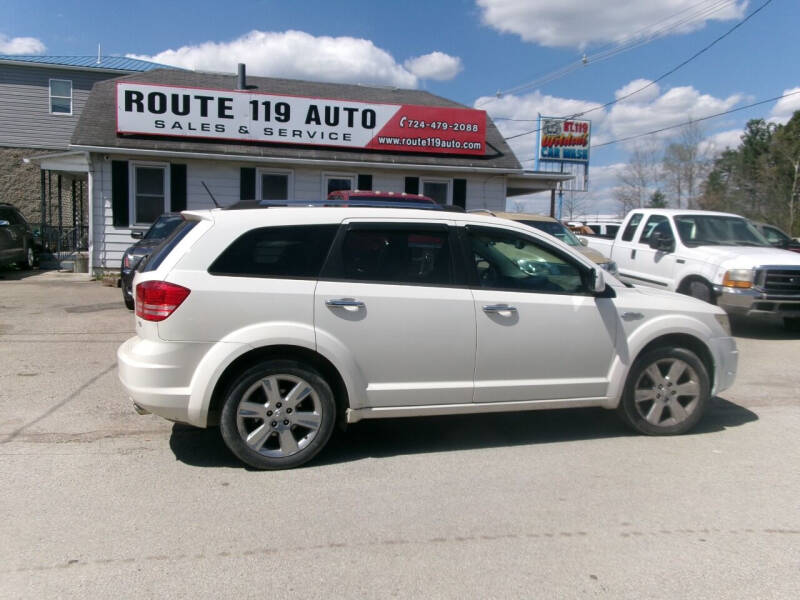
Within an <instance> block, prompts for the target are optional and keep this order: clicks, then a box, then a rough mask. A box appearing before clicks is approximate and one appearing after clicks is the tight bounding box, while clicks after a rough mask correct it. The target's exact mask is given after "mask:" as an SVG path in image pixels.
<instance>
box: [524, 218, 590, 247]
mask: <svg viewBox="0 0 800 600" xmlns="http://www.w3.org/2000/svg"><path fill="white" fill-rule="evenodd" d="M520 223H525V225H530V226H531V227H535V228H536V229H540V230H541V231H544V232H545V233H549V234H550V235H552V236H553V237H557V238H558V239H560V240H561V241H562V242H564V243H565V244H567V245H569V246H580V245H581V243H580V241H579V240H578V238H576V237H575V235H574V234H573V233H572V232H571V231H570V230H569V229H567V228H566V227H564V226H563V225H562V224H561V223H559V222H558V221H520Z"/></svg>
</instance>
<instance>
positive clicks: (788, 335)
mask: <svg viewBox="0 0 800 600" xmlns="http://www.w3.org/2000/svg"><path fill="white" fill-rule="evenodd" d="M731 328H732V329H733V335H734V337H739V338H747V339H752V340H797V339H800V331H792V330H791V329H788V328H787V327H786V326H784V324H783V320H782V319H780V318H777V317H753V318H750V319H744V318H741V317H738V318H732V319H731Z"/></svg>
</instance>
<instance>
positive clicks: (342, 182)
mask: <svg viewBox="0 0 800 600" xmlns="http://www.w3.org/2000/svg"><path fill="white" fill-rule="evenodd" d="M324 181H325V187H324V188H323V192H324V194H325V197H326V198H327V197H328V194H330V193H331V192H338V191H340V190H354V189H356V176H355V175H350V174H342V173H332V174H326V175H325V176H324Z"/></svg>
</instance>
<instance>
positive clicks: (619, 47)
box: [478, 0, 738, 106]
mask: <svg viewBox="0 0 800 600" xmlns="http://www.w3.org/2000/svg"><path fill="white" fill-rule="evenodd" d="M711 1H713V2H714V4H712V5H711V6H707V1H704V2H701V3H699V4H695V5H693V6H691V7H689V8H687V9H684V10H683V11H680V12H678V13H676V14H674V15H672V16H670V17H667V18H665V19H663V20H661V21H658V22H656V23H653V24H651V25H648V26H646V27H643V28H641V29H640V30H638V31H636V32H634V33H632V34H630V35H629V36H627V37H626V38H624V39H622V40H620V41H618V42H616V43H615V44H607V45H605V46H602V47H600V48H599V49H598V50H597V51H596V52H595V53H594V54H591V55H589V56H587V55H585V54H584V56H583V58H581V59H580V60H577V61H574V62H571V63H568V64H567V65H565V66H563V67H561V68H559V69H557V70H555V71H552V72H550V73H547V74H544V75H541V76H539V77H538V78H537V79H534V80H533V81H530V82H528V83H524V84H521V85H518V86H515V87H513V88H509V89H507V90H502V91H500V92H499V94H500V95H503V94H513V93H516V92H520V91H522V90H525V89H528V88H531V87H536V86H542V85H545V84H547V83H550V82H551V81H555V80H556V79H560V78H562V77H565V76H567V75H569V74H570V73H572V72H574V71H577V70H579V69H582V68H584V67H586V66H587V65H589V64H595V63H598V62H602V61H604V60H608V59H610V58H613V57H614V56H616V55H618V54H622V53H623V52H627V51H629V50H633V49H635V48H639V47H641V46H645V45H647V44H649V43H650V42H653V41H655V40H657V39H660V38H662V37H665V36H666V35H668V34H669V33H671V32H672V31H674V30H676V29H679V28H680V27H683V26H686V25H688V24H690V23H692V22H695V21H698V20H700V19H708V18H709V17H710V16H711V15H712V14H714V13H716V12H719V11H720V10H722V9H723V8H727V7H728V6H730V5H731V4H735V3H736V2H737V1H738V0H711ZM701 5H702V8H700V10H698V11H696V12H691V13H690V14H689V15H688V16H686V17H684V18H682V19H679V20H677V21H674V22H672V23H670V21H673V20H674V19H676V18H677V17H680V16H681V15H682V14H684V13H686V12H689V11H694V10H695V9H697V8H698V7H700V6H701ZM662 23H668V24H667V25H664V26H663V27H661V28H658V26H659V25H660V24H662ZM496 99H497V98H486V99H484V101H483V102H481V103H480V104H479V105H478V106H483V105H485V104H488V103H489V102H494V101H495V100H496Z"/></svg>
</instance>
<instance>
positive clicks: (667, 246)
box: [649, 231, 675, 252]
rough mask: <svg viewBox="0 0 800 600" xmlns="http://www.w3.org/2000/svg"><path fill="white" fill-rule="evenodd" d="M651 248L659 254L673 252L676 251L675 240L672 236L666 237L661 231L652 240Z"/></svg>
mask: <svg viewBox="0 0 800 600" xmlns="http://www.w3.org/2000/svg"><path fill="white" fill-rule="evenodd" d="M649 245H650V247H651V248H652V249H653V250H658V251H659V252H672V251H673V250H675V240H674V239H673V238H672V236H666V235H664V234H663V233H661V232H660V231H656V232H655V233H654V234H653V236H652V237H651V238H650V242H649Z"/></svg>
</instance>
